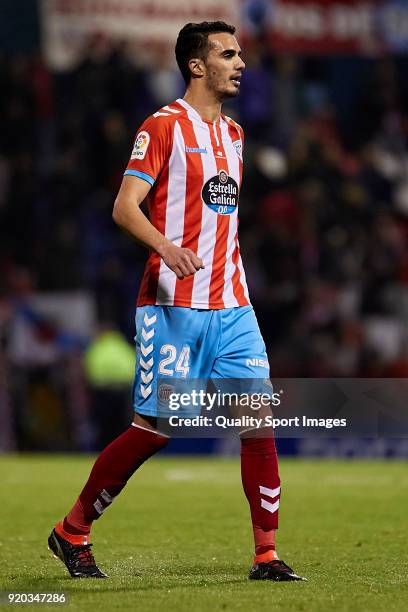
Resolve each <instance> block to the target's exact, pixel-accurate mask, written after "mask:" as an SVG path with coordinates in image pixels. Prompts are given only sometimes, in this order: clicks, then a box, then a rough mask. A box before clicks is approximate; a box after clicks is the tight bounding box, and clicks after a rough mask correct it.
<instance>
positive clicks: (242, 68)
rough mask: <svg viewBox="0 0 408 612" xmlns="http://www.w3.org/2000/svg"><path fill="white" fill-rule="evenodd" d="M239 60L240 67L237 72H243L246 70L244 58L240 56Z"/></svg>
mask: <svg viewBox="0 0 408 612" xmlns="http://www.w3.org/2000/svg"><path fill="white" fill-rule="evenodd" d="M238 60H239V63H238V66H237V70H241V71H242V70H244V68H245V62H244V60H243V59H242V57H239V56H238Z"/></svg>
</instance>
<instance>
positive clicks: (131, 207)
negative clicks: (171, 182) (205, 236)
mask: <svg viewBox="0 0 408 612" xmlns="http://www.w3.org/2000/svg"><path fill="white" fill-rule="evenodd" d="M150 189H151V185H150V184H149V183H147V182H146V181H144V180H143V179H139V178H138V177H135V176H124V177H123V181H122V185H121V187H120V190H119V193H118V195H117V198H116V200H115V205H114V208H113V214H112V217H113V220H114V221H115V223H116V224H117V225H119V226H120V227H121V228H122V229H123V230H125V231H126V232H128V233H129V234H130V235H131V236H132V237H133V238H134V239H135V240H137V241H138V242H140V243H141V244H143V246H145V247H146V248H149V249H151V250H153V251H155V252H156V253H158V254H159V255H160V257H161V258H162V259H163V261H164V263H165V264H166V266H168V267H169V268H170V270H172V271H173V272H174V273H175V274H176V275H177V278H179V279H180V280H182V279H184V278H186V277H188V276H191V275H192V274H195V273H196V272H197V270H200V269H201V268H204V264H203V261H202V259H201V258H200V257H197V255H196V254H195V253H193V251H192V250H191V249H186V248H182V247H178V246H177V245H175V244H174V243H173V242H171V241H170V240H168V239H167V238H166V237H165V236H163V234H162V233H161V232H159V230H157V229H156V228H155V227H154V225H152V223H150V221H149V219H148V218H147V217H146V215H145V214H144V213H143V212H142V211H141V210H140V205H141V204H142V202H143V200H144V199H145V198H146V196H147V194H148V193H149V191H150Z"/></svg>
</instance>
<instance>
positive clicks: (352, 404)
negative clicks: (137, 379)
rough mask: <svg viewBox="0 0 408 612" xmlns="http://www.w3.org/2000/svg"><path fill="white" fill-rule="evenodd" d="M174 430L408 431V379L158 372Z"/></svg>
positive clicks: (280, 433) (167, 429)
mask: <svg viewBox="0 0 408 612" xmlns="http://www.w3.org/2000/svg"><path fill="white" fill-rule="evenodd" d="M156 394H157V406H158V425H159V428H160V430H161V431H162V432H163V433H166V434H168V435H171V436H173V437H225V436H229V435H233V434H243V433H245V434H248V435H254V436H262V435H270V431H271V429H272V430H273V432H274V435H275V436H276V437H287V438H291V437H296V438H302V437H311V436H314V437H316V436H317V437H345V436H356V435H359V436H370V437H377V436H378V437H384V436H385V437H405V436H406V437H408V381H407V380H405V379H277V380H273V381H272V382H271V381H270V380H269V379H211V380H203V379H194V380H188V379H172V380H171V381H170V380H169V379H159V380H158V381H157V389H156Z"/></svg>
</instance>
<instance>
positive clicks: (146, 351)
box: [140, 344, 153, 357]
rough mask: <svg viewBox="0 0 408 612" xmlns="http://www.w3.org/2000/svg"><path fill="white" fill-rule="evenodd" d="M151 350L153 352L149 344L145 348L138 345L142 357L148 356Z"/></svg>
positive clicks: (151, 345)
mask: <svg viewBox="0 0 408 612" xmlns="http://www.w3.org/2000/svg"><path fill="white" fill-rule="evenodd" d="M152 350H153V344H149V345H148V346H145V345H144V344H141V345H140V351H141V353H142V355H143V357H147V356H148V355H150V353H151V352H152Z"/></svg>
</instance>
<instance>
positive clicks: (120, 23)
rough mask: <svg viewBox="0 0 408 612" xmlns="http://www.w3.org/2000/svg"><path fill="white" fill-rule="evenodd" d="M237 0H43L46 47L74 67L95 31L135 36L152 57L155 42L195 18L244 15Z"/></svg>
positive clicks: (51, 59) (51, 57) (62, 65)
mask: <svg viewBox="0 0 408 612" xmlns="http://www.w3.org/2000/svg"><path fill="white" fill-rule="evenodd" d="M238 7H239V3H238V2H237V0H224V1H223V2H219V1H218V0H200V2H197V3H192V2H191V1H190V0H177V2H174V1H173V0H137V2H135V0H42V3H41V21H42V38H43V50H44V54H45V57H46V59H47V62H48V64H49V65H50V66H51V67H52V68H54V69H57V70H64V69H68V68H70V67H72V66H73V65H74V64H75V62H76V60H77V59H78V57H80V56H81V52H82V50H83V49H84V47H86V45H87V43H88V41H89V38H90V37H91V36H92V35H95V34H100V35H105V36H107V37H109V38H111V39H117V40H121V41H124V42H129V44H130V45H134V46H135V48H136V49H137V50H138V51H139V52H140V53H143V61H146V60H148V59H149V53H148V50H149V47H153V48H154V47H157V45H165V44H166V43H167V44H168V43H169V42H170V41H171V44H172V46H174V41H175V39H176V38H177V34H178V31H179V30H180V28H181V27H182V26H183V25H184V24H185V23H188V22H189V21H193V22H199V21H205V20H208V19H209V18H211V19H212V20H218V19H219V20H222V21H226V22H228V23H237V22H238V20H239V11H238Z"/></svg>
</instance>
